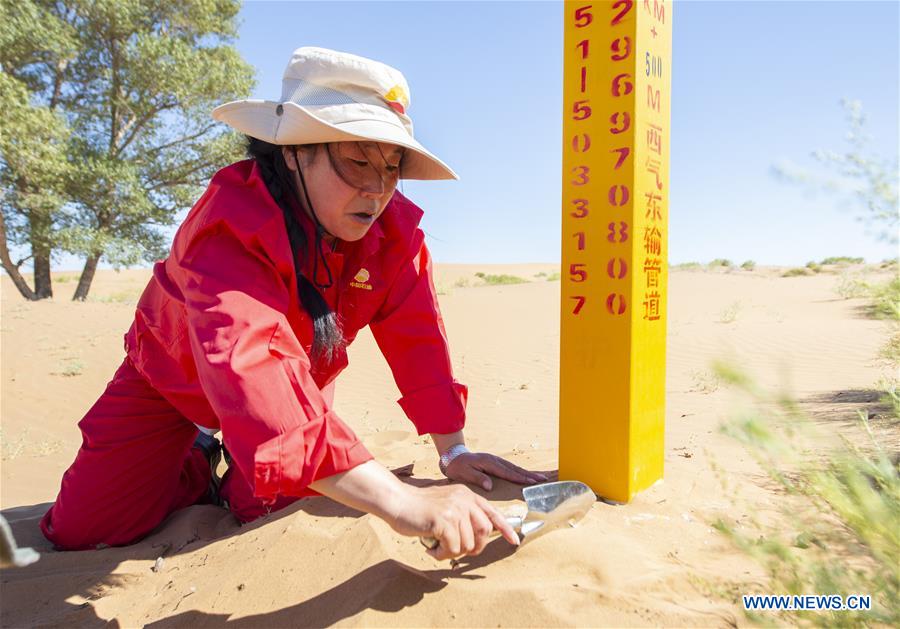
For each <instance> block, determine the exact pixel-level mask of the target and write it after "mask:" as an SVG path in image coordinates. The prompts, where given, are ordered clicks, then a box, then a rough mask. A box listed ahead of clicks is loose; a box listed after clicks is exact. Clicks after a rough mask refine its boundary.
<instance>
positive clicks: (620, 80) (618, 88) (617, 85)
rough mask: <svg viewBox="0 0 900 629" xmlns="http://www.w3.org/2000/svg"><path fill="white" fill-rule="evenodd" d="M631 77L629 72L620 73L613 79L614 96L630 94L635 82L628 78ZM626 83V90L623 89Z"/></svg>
mask: <svg viewBox="0 0 900 629" xmlns="http://www.w3.org/2000/svg"><path fill="white" fill-rule="evenodd" d="M630 78H631V75H630V74H628V73H627V72H625V73H622V74H619V75H617V76H616V78H614V79H613V82H612V95H613V96H628V95H629V94H631V92H633V91H634V84H633V83H632V82H631V81H629V80H628V79H630ZM623 84H624V91H623V87H622V86H623Z"/></svg>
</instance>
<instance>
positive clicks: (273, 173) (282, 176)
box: [247, 136, 345, 362]
mask: <svg viewBox="0 0 900 629" xmlns="http://www.w3.org/2000/svg"><path fill="white" fill-rule="evenodd" d="M281 149H282V147H281V146H278V145H276V144H270V143H269V142H265V141H263V140H259V139H257V138H253V137H250V136H247V156H248V157H250V158H251V159H253V160H254V161H256V165H257V166H258V167H259V172H260V174H261V175H262V178H263V181H264V182H265V184H266V188H267V189H268V191H269V194H270V195H271V196H272V199H274V201H275V203H277V204H278V207H280V208H281V211H282V213H283V214H284V224H285V228H286V229H287V235H288V240H289V241H290V243H291V252H292V253H293V258H294V269H295V273H296V276H297V294H298V295H299V296H300V303H301V304H302V306H303V308H304V309H305V310H306V312H307V314H308V315H309V316H310V318H311V319H312V322H313V345H312V356H311V358H312V360H313V361H314V362H316V361H318V360H320V359H324V360H325V362H331V360H332V359H333V358H334V357H335V355H336V353H337V352H339V351H340V350H341V349H343V347H344V345H345V341H344V334H343V331H342V330H341V324H340V321H339V320H338V316H337V314H336V313H335V312H334V311H332V310H331V308H330V307H329V305H328V302H326V301H325V298H324V297H323V296H322V294H321V293H320V292H319V291H318V289H317V288H316V287H315V285H314V284H313V282H312V281H310V279H309V278H307V277H306V276H305V275H303V273H302V271H301V270H300V264H301V261H302V260H304V259H306V255H307V253H308V251H309V243H307V241H306V234H305V233H304V232H303V228H302V227H301V226H300V220H299V219H298V218H297V215H296V213H295V209H294V206H295V205H298V204H299V203H300V198H301V197H300V194H301V191H300V190H297V189H296V186H295V185H294V181H293V178H292V177H291V173H290V171H289V170H288V167H287V164H286V163H285V161H284V155H283V154H282V152H281ZM298 167H299V164H298ZM302 192H303V194H304V195H305V193H306V191H305V190H304V191H302ZM289 195H291V196H289ZM291 199H293V200H294V203H291ZM298 209H299V207H298ZM301 211H302V210H301ZM317 244H318V242H317ZM317 253H318V252H313V255H316V254H317Z"/></svg>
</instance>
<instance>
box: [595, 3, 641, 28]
mask: <svg viewBox="0 0 900 629" xmlns="http://www.w3.org/2000/svg"><path fill="white" fill-rule="evenodd" d="M623 4H624V5H625V7H624V8H623V9H622V10H621V11H619V14H618V15H616V17H614V18H613V19H612V22H610V23H609V25H610V26H615V25H616V24H618V23H619V22H621V21H622V18H623V17H625V14H626V13H628V12H629V11H631V7H632V6H634V1H633V0H619V1H618V2H616V3H615V4H614V5H612V8H613V10H615V8H616V7H618V6H621V5H623ZM588 8H590V7H588Z"/></svg>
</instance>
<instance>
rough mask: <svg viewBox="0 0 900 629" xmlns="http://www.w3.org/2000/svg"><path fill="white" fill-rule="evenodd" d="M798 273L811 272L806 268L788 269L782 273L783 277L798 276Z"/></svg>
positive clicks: (807, 273) (808, 273)
mask: <svg viewBox="0 0 900 629" xmlns="http://www.w3.org/2000/svg"><path fill="white" fill-rule="evenodd" d="M798 275H811V273H810V272H809V269H806V268H797V269H788V270H787V271H785V272H784V273H782V274H781V277H796V276H798Z"/></svg>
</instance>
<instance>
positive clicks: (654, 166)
mask: <svg viewBox="0 0 900 629" xmlns="http://www.w3.org/2000/svg"><path fill="white" fill-rule="evenodd" d="M661 165H662V162H661V161H660V160H658V159H653V158H652V157H648V158H647V172H648V173H650V174H652V175H655V176H656V189H657V190H662V189H663V184H662V180H661V179H660V178H659V167H660V166H661Z"/></svg>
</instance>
